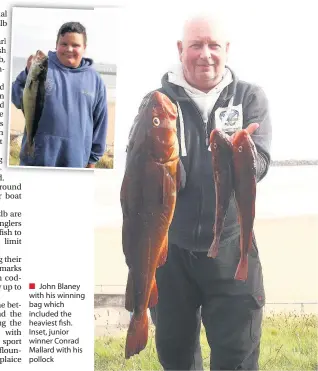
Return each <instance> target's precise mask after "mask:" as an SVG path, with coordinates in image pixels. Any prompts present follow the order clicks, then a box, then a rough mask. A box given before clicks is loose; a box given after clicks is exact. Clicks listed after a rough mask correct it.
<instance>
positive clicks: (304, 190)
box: [95, 165, 318, 228]
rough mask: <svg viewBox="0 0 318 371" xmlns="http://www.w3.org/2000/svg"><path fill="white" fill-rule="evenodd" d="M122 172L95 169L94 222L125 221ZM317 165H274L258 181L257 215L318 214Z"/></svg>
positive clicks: (112, 223) (116, 223)
mask: <svg viewBox="0 0 318 371" xmlns="http://www.w3.org/2000/svg"><path fill="white" fill-rule="evenodd" d="M122 177H123V172H121V173H120V174H118V173H116V172H115V173H113V174H105V173H103V172H102V171H97V172H95V179H96V182H95V184H96V187H95V226H96V227H106V226H109V227H111V228H117V227H120V226H121V223H122V213H121V208H120V203H119V190H120V186H121V182H122ZM317 190H318V166H317V165H308V166H306V165H301V166H272V167H270V169H269V171H268V173H267V175H266V176H265V178H264V179H263V180H261V181H260V182H259V183H258V185H257V193H256V215H255V217H256V219H272V218H283V217H291V216H302V215H303V216H305V215H314V216H318V192H317Z"/></svg>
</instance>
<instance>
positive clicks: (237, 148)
mask: <svg viewBox="0 0 318 371" xmlns="http://www.w3.org/2000/svg"><path fill="white" fill-rule="evenodd" d="M256 156H257V150H256V147H255V145H254V142H253V141H252V139H251V137H250V135H249V133H248V131H246V130H244V129H243V130H241V131H239V132H238V133H236V135H235V137H234V139H233V167H234V189H235V199H236V204H237V209H238V214H239V222H240V231H241V232H240V250H241V258H240V261H239V264H238V267H237V270H236V273H235V277H234V278H235V279H236V280H242V281H245V280H246V279H247V275H248V253H249V252H250V251H251V249H252V233H253V225H254V218H255V201H256Z"/></svg>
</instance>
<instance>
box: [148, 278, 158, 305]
mask: <svg viewBox="0 0 318 371" xmlns="http://www.w3.org/2000/svg"><path fill="white" fill-rule="evenodd" d="M157 304H158V287H157V282H156V279H155V278H154V280H153V284H152V289H151V292H150V297H149V302H148V308H152V307H154V306H156V305H157Z"/></svg>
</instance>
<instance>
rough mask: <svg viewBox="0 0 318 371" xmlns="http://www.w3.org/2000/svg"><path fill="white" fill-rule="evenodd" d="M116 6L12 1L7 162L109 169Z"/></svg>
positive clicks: (23, 165) (111, 153)
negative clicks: (70, 6)
mask: <svg viewBox="0 0 318 371" xmlns="http://www.w3.org/2000/svg"><path fill="white" fill-rule="evenodd" d="M120 15H121V8H116V7H109V8H103V17H102V18H101V17H99V16H98V12H96V10H95V11H94V9H56V8H54V9H53V8H25V7H13V8H12V33H11V35H12V38H11V42H12V44H11V74H10V76H11V77H10V84H11V90H10V97H11V104H10V110H9V128H10V130H9V135H8V140H9V141H10V144H9V145H8V152H9V153H8V162H7V165H8V166H9V167H11V166H14V167H33V168H34V167H40V168H43V167H44V168H45V167H48V168H72V169H90V168H100V169H112V168H113V157H114V127H115V106H116V76H117V67H116V66H117V64H116V61H117V55H116V35H118V32H117V27H118V22H119V19H120Z"/></svg>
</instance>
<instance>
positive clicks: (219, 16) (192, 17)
mask: <svg viewBox="0 0 318 371" xmlns="http://www.w3.org/2000/svg"><path fill="white" fill-rule="evenodd" d="M196 21H207V22H209V23H211V24H213V26H215V27H216V28H217V29H218V31H219V32H220V34H221V35H222V38H223V39H224V41H225V42H228V41H230V32H229V27H228V26H229V19H228V17H227V16H226V14H224V12H220V11H217V12H214V13H212V12H211V13H209V12H197V13H193V12H192V13H191V14H189V15H188V16H187V17H186V18H185V21H184V22H183V26H182V31H181V35H180V38H179V40H181V41H182V42H183V41H184V35H185V33H186V30H187V28H188V26H189V25H190V24H191V23H194V22H196Z"/></svg>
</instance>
